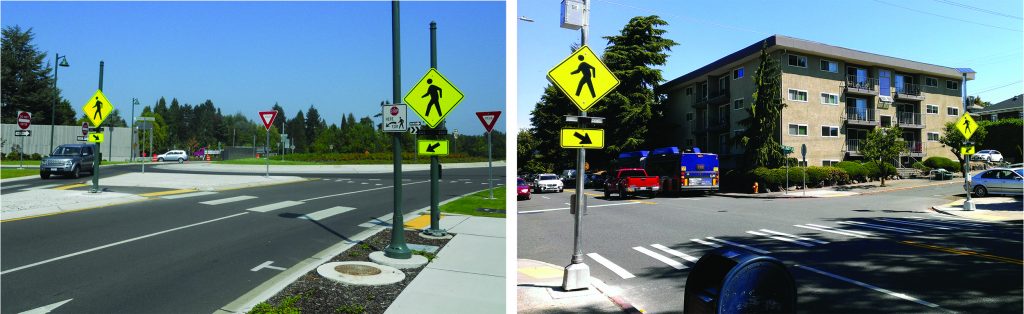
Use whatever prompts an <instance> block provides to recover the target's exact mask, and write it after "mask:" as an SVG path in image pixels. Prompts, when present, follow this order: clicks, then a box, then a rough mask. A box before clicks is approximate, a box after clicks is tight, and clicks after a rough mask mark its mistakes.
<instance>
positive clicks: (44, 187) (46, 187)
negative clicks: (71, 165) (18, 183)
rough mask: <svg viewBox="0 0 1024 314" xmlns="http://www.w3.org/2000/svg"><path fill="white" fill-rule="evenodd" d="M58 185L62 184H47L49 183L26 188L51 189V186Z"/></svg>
mask: <svg viewBox="0 0 1024 314" xmlns="http://www.w3.org/2000/svg"><path fill="white" fill-rule="evenodd" d="M58 186H60V184H47V185H39V186H33V187H30V188H26V189H24V190H42V189H49V188H52V187H58Z"/></svg>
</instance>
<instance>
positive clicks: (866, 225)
mask: <svg viewBox="0 0 1024 314" xmlns="http://www.w3.org/2000/svg"><path fill="white" fill-rule="evenodd" d="M836 223H837V224H840V225H847V226H857V227H864V228H871V229H877V230H884V231H893V232H899V233H918V232H921V231H918V230H915V229H905V228H897V227H889V226H883V225H876V224H869V223H865V222H859V221H840V222H836Z"/></svg>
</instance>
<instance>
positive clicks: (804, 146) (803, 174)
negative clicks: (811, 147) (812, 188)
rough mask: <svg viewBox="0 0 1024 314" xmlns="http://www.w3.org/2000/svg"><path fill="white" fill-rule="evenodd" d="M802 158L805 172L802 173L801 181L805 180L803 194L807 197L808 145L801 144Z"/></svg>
mask: <svg viewBox="0 0 1024 314" xmlns="http://www.w3.org/2000/svg"><path fill="white" fill-rule="evenodd" d="M800 157H801V158H803V161H804V171H803V172H802V173H801V176H800V179H801V180H803V184H804V188H803V190H802V191H803V193H804V195H805V196H806V195H807V144H800Z"/></svg>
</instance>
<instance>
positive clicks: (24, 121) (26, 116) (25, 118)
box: [18, 111, 32, 130]
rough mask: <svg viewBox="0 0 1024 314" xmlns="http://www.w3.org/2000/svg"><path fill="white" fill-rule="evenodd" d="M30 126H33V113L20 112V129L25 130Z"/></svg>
mask: <svg viewBox="0 0 1024 314" xmlns="http://www.w3.org/2000/svg"><path fill="white" fill-rule="evenodd" d="M30 125H32V113H30V112H28V111H18V127H19V128H21V129H22V130H24V129H27V128H28V127H29V126H30Z"/></svg>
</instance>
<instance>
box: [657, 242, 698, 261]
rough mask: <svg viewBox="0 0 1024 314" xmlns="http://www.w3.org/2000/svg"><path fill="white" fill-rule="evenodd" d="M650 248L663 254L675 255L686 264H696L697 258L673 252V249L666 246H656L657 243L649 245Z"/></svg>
mask: <svg viewBox="0 0 1024 314" xmlns="http://www.w3.org/2000/svg"><path fill="white" fill-rule="evenodd" d="M651 246H652V247H654V248H656V249H659V250H661V251H663V252H665V253H668V254H672V255H675V256H676V257H678V258H681V259H685V260H686V261H688V262H691V263H696V262H697V258H696V257H693V256H690V255H687V254H686V253H683V252H679V251H676V250H673V249H671V248H669V247H667V246H664V245H661V244H657V243H655V244H651Z"/></svg>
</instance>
